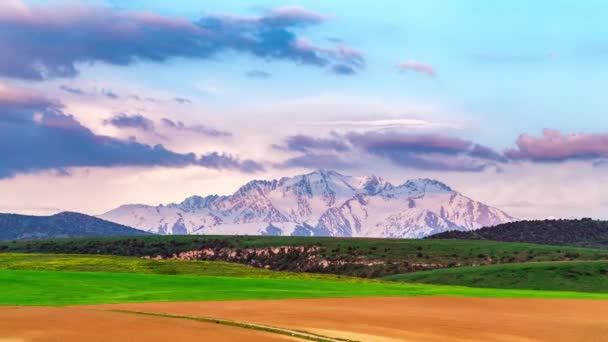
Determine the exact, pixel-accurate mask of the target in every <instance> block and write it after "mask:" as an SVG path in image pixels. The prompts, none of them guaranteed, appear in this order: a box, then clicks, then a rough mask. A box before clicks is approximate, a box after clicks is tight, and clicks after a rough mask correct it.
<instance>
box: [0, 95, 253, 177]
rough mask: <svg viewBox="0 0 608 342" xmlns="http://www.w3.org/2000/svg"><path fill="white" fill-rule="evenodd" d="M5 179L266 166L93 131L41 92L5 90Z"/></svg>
mask: <svg viewBox="0 0 608 342" xmlns="http://www.w3.org/2000/svg"><path fill="white" fill-rule="evenodd" d="M0 156H2V157H1V158H0V178H5V177H10V176H13V175H15V174H18V173H26V172H35V171H41V170H65V169H66V168H70V167H114V166H142V167H152V166H164V167H185V166H190V165H199V166H204V167H208V168H216V169H217V168H219V169H224V168H226V169H235V170H240V171H243V172H253V171H257V170H262V169H263V167H262V165H261V164H259V163H257V162H255V161H251V160H244V161H241V160H238V159H236V158H235V157H233V156H231V155H226V154H220V153H217V152H211V153H209V154H206V155H203V156H201V157H197V156H196V155H195V154H194V153H176V152H173V151H170V150H168V149H166V148H165V147H164V146H162V145H155V146H150V145H146V144H142V143H139V142H137V141H134V140H130V141H124V140H119V139H116V138H113V137H109V136H102V135H97V134H95V133H93V132H92V131H91V130H89V129H88V128H86V127H84V126H82V125H81V124H80V122H78V121H77V120H76V119H75V118H74V117H73V116H71V115H68V114H65V113H64V112H63V109H62V105H61V104H60V103H57V102H55V101H52V100H49V99H47V98H45V97H44V96H42V95H40V94H38V93H32V92H29V91H25V90H18V89H12V88H6V87H0Z"/></svg>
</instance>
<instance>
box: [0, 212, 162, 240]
mask: <svg viewBox="0 0 608 342" xmlns="http://www.w3.org/2000/svg"><path fill="white" fill-rule="evenodd" d="M134 235H150V233H147V232H143V231H141V230H138V229H135V228H131V227H127V226H123V225H120V224H116V223H113V222H109V221H106V220H102V219H99V218H96V217H93V216H89V215H84V214H80V213H74V212H62V213H59V214H55V215H51V216H29V215H18V214H0V240H33V239H51V238H68V237H70V238H76V237H100V236H134Z"/></svg>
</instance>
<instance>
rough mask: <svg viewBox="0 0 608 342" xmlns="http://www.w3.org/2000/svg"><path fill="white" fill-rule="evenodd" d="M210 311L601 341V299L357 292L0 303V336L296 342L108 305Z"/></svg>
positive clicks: (9, 339) (607, 332) (268, 321)
mask: <svg viewBox="0 0 608 342" xmlns="http://www.w3.org/2000/svg"><path fill="white" fill-rule="evenodd" d="M115 309H122V310H136V311H145V312H153V313H165V314H173V315H184V316H199V317H213V318H217V319H224V320H230V321H238V322H244V323H252V324H261V325H265V326H272V327H279V328H284V329H289V330H293V331H296V330H298V331H306V332H309V333H314V334H319V335H324V336H329V337H333V338H344V339H351V340H357V341H381V342H382V341H384V342H389V341H441V342H445V341H605V338H606V336H608V302H606V301H596V300H588V301H583V300H540V299H480V298H440V297H410V298H357V299H301V300H268V301H226V302H190V303H146V304H118V305H95V306H79V307H60V308H49V307H19V308H17V307H0V342H42V341H44V342H46V341H66V342H75V341H87V342H96V341H127V340H128V341H163V342H166V341H253V342H256V341H270V342H272V341H302V340H301V339H297V338H292V337H288V336H283V335H278V334H275V333H270V332H263V331H257V330H252V329H249V328H243V327H232V326H226V325H222V324H216V323H208V322H199V321H192V320H187V319H183V318H167V317H159V316H148V315H141V314H133V313H122V312H111V311H106V310H115Z"/></svg>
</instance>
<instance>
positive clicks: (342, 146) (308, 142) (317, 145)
mask: <svg viewBox="0 0 608 342" xmlns="http://www.w3.org/2000/svg"><path fill="white" fill-rule="evenodd" d="M274 147H275V148H277V149H280V150H285V151H292V152H309V151H311V150H319V151H334V152H345V151H348V150H349V149H350V148H349V146H348V143H347V142H346V141H344V140H343V139H342V137H340V136H338V135H336V134H334V135H333V136H332V137H330V138H316V137H311V136H308V135H303V134H298V135H293V136H290V137H288V138H287V139H285V144H284V145H274Z"/></svg>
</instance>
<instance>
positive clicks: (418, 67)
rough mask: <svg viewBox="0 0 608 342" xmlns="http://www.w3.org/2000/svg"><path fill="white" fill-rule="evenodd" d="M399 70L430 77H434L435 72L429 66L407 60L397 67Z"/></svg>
mask: <svg viewBox="0 0 608 342" xmlns="http://www.w3.org/2000/svg"><path fill="white" fill-rule="evenodd" d="M397 68H399V69H400V70H409V71H414V72H417V73H421V74H425V75H427V76H430V77H436V76H437V72H436V71H435V68H433V66H432V65H430V64H425V63H421V62H418V61H415V60H408V61H405V62H401V63H399V64H398V65H397Z"/></svg>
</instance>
